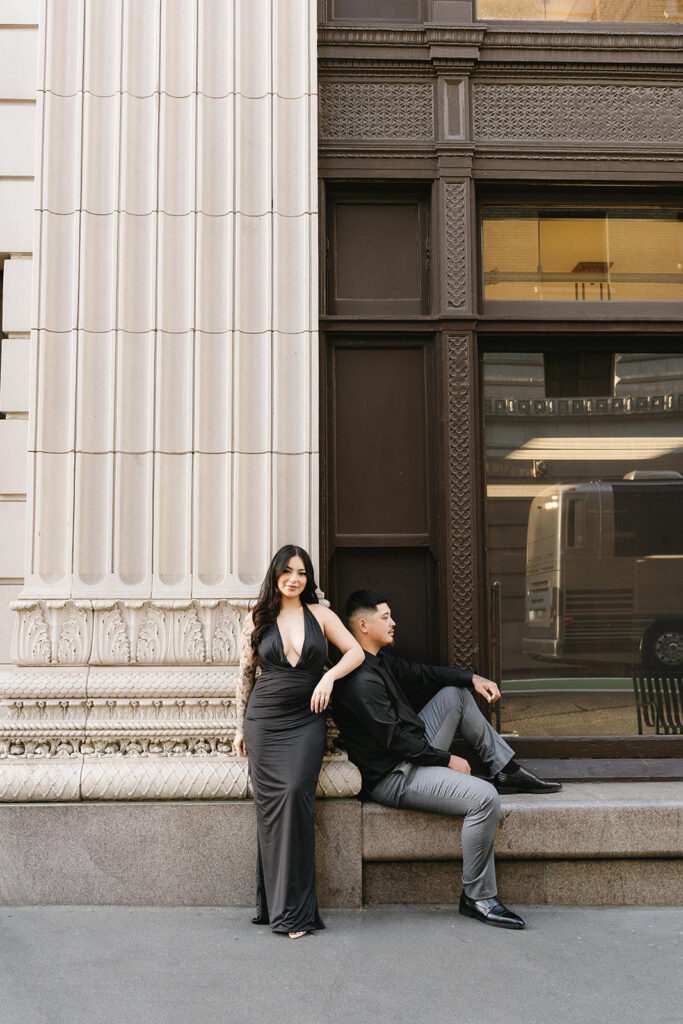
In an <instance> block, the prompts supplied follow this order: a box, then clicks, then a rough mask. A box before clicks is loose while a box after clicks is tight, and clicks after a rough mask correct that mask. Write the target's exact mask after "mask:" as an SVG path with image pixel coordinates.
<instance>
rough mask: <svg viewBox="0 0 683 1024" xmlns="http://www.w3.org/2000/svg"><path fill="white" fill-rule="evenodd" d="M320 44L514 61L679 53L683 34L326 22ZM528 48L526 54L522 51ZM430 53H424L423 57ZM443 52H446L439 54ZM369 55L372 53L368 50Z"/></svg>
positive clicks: (324, 46) (525, 27)
mask: <svg viewBox="0 0 683 1024" xmlns="http://www.w3.org/2000/svg"><path fill="white" fill-rule="evenodd" d="M318 45H319V47H320V48H322V50H323V52H322V53H321V54H320V56H321V58H322V59H324V58H325V53H324V49H325V48H327V47H330V48H337V47H349V48H350V47H368V48H369V47H372V48H375V49H381V48H386V47H395V48H396V49H397V50H401V49H402V50H410V49H412V50H413V51H414V50H415V49H416V48H418V49H424V50H425V51H428V50H429V49H431V48H441V47H454V48H458V49H461V50H462V48H463V47H465V48H467V49H475V50H476V51H478V52H479V56H480V59H481V58H483V59H484V60H485V59H486V51H487V50H489V49H491V50H493V49H496V50H501V49H503V50H511V51H514V52H515V54H516V57H517V61H516V63H519V62H520V61H523V62H528V60H529V51H537V52H541V51H548V50H555V51H562V52H567V51H569V52H571V53H572V54H576V53H577V52H579V51H582V50H583V51H586V52H595V51H598V52H602V53H615V52H617V53H625V54H626V53H629V54H630V53H637V54H644V53H665V54H671V55H673V54H675V53H677V52H678V53H680V52H681V51H682V50H683V45H682V43H681V34H680V32H678V31H675V29H674V26H672V29H671V31H656V32H651V31H645V32H643V31H638V30H634V31H625V30H624V29H620V30H619V31H618V32H614V31H612V30H610V29H603V28H596V29H593V30H591V31H590V32H588V31H586V30H585V29H583V28H581V29H576V28H574V29H569V28H568V29H561V28H553V29H548V28H546V27H538V28H536V27H533V26H531V25H524V26H523V27H522V26H521V25H519V24H514V25H512V24H511V25H510V26H505V27H501V25H500V24H497V25H496V26H495V27H493V28H492V27H489V26H487V25H484V24H479V25H476V26H471V25H468V26H457V25H456V26H449V27H445V26H435V25H425V26H424V27H420V28H418V27H414V26H413V27H411V28H399V27H397V26H393V27H390V28H389V27H381V26H374V27H372V26H365V27H363V28H357V27H353V26H350V25H322V26H321V27H320V28H319V30H318ZM522 51H524V52H522ZM428 56H429V54H428V53H425V58H427V57H428ZM441 56H442V55H441ZM368 58H369V59H370V54H368Z"/></svg>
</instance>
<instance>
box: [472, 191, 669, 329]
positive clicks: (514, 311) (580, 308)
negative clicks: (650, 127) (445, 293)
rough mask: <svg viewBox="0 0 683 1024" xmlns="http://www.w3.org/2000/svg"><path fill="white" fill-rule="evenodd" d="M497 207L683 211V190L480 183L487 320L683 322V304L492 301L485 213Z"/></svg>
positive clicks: (481, 301)
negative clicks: (486, 268) (487, 285)
mask: <svg viewBox="0 0 683 1024" xmlns="http://www.w3.org/2000/svg"><path fill="white" fill-rule="evenodd" d="M491 206H512V207H515V206H516V207H519V208H522V209H524V208H528V209H530V210H532V209H539V208H546V209H552V208H553V207H560V208H561V209H563V210H576V211H577V212H579V211H582V210H589V209H596V210H597V209H623V208H624V207H628V206H632V207H633V208H635V209H640V210H647V209H649V208H654V207H657V208H659V209H661V208H665V209H672V210H673V209H675V210H683V189H681V188H677V187H672V186H670V185H666V186H658V185H655V184H653V185H643V186H640V187H637V188H633V187H632V186H621V185H618V186H615V185H614V184H609V185H586V186H581V185H577V184H575V183H567V184H562V183H558V184H557V185H550V186H545V187H544V186H540V187H539V186H538V185H531V184H530V183H528V182H522V183H519V184H518V185H517V184H516V185H514V186H509V185H507V186H501V185H500V184H497V185H494V184H489V183H481V182H480V183H478V184H477V261H478V263H477V265H478V267H479V272H478V275H477V300H478V308H479V310H480V311H481V313H482V315H483V316H485V317H505V318H506V319H508V318H515V319H517V318H524V319H534V320H539V321H542V320H571V321H579V322H581V321H595V320H598V321H603V322H608V321H609V322H611V321H619V320H625V321H634V320H641V319H645V318H647V319H662V320H672V319H676V318H677V319H679V320H680V319H682V318H683V299H681V300H680V301H678V300H667V301H665V302H642V301H634V302H623V301H618V302H597V301H595V302H572V301H560V302H558V301H548V302H528V301H524V300H500V299H486V298H485V297H484V241H483V221H484V210H485V209H486V207H491Z"/></svg>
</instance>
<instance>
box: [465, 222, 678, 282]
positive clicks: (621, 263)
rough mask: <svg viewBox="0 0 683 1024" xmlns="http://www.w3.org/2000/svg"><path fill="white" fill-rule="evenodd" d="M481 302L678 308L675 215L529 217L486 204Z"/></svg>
mask: <svg viewBox="0 0 683 1024" xmlns="http://www.w3.org/2000/svg"><path fill="white" fill-rule="evenodd" d="M482 234H483V256H484V298H486V299H492V300H497V301H526V302H544V301H545V302H548V301H572V302H610V301H611V302H617V301H622V302H623V301H627V302H632V301H649V302H662V301H681V300H683V212H682V211H680V210H653V209H649V210H646V209H643V210H637V209H631V210H626V209H613V210H604V209H603V210H598V209H590V210H556V209H555V210H551V209H545V210H538V209H536V210H534V209H525V208H522V207H504V206H493V205H490V206H489V205H485V206H484V207H483V216H482Z"/></svg>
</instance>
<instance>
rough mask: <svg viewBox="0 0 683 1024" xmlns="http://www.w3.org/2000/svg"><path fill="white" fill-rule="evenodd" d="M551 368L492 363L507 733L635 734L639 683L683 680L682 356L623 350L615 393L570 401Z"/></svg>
mask: <svg viewBox="0 0 683 1024" xmlns="http://www.w3.org/2000/svg"><path fill="white" fill-rule="evenodd" d="M553 355H554V353H548V354H547V355H546V356H545V357H544V354H543V353H505V354H501V353H496V354H493V353H489V354H487V355H486V357H485V359H484V367H483V376H484V391H485V413H486V420H485V425H486V432H485V437H486V472H487V551H488V564H489V575H490V582H493V581H494V580H497V581H500V583H501V586H502V636H501V642H502V666H503V695H504V696H503V704H502V727H503V729H504V730H505V731H512V732H514V731H516V732H519V733H520V734H522V735H524V734H526V735H587V734H595V735H604V734H615V735H623V734H630V733H634V732H636V731H637V729H638V720H637V714H636V710H637V709H636V703H635V699H634V684H633V675H634V673H635V674H638V673H641V674H642V673H643V672H646V673H649V674H655V675H657V674H659V675H669V676H670V675H683V355H672V354H652V353H621V354H620V353H616V354H614V353H611V354H610V357H609V363H608V365H609V366H610V367H611V368H612V369H611V377H612V379H611V380H610V382H609V384H610V386H609V387H605V388H604V390H603V391H602V392H601V393H594V394H592V395H587V394H586V390H585V388H584V389H583V394H582V395H581V396H565V397H562V398H558V397H554V396H549V395H548V391H547V381H548V373H547V366H546V363H548V362H551V363H552V360H553ZM583 355H584V356H587V354H586V353H584V354H583ZM577 365H579V366H580V365H581V360H577ZM583 365H584V366H585V367H587V373H589V374H590V373H592V372H593V371H594V367H593V366H592V361H591V359H589V358H586V359H585V360H584V361H583ZM603 370H604V367H603ZM641 727H642V722H641ZM650 731H653V730H650Z"/></svg>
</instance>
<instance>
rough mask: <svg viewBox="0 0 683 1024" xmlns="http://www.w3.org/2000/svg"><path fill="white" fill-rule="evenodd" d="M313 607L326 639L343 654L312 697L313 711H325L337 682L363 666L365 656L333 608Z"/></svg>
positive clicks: (325, 675)
mask: <svg viewBox="0 0 683 1024" xmlns="http://www.w3.org/2000/svg"><path fill="white" fill-rule="evenodd" d="M313 607H314V608H315V611H314V613H313V614H314V615H315V617H316V618H317V620H318V622H319V623H320V628H321V629H322V631H323V633H324V634H325V637H326V638H327V639H328V640H331V641H332V643H333V644H334V646H335V647H338V648H339V650H340V651H341V653H342V657H341V658H340V659H339V661H338V662H337V664H336V665H334V667H333V668H331V669H329V670H328V671H327V672H325V674H324V675H323V676H322V677H321V679H320V682H319V683H318V685H317V686H316V688H315V690H314V691H313V694H312V696H311V711H325V709H326V708H327V705H328V704H329V703H330V697H331V695H332V687H333V686H334V684H335V681H336V680H337V679H341V678H342V676H346V675H348V674H349V672H353V670H354V668H358V666H359V665H362V664H363V661H364V660H365V654H364V653H363V648H362V647H361V645H360V644H359V643H358V641H357V640H355V639H354V637H353V636H352V635H351V633H349V631H348V629H347V628H346V626H345V625H344V623H343V622H342V621H341V619H340V618H339V616H338V615H335V613H334V612H333V611H332V609H331V608H326V607H325V606H324V605H314V606H313Z"/></svg>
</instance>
